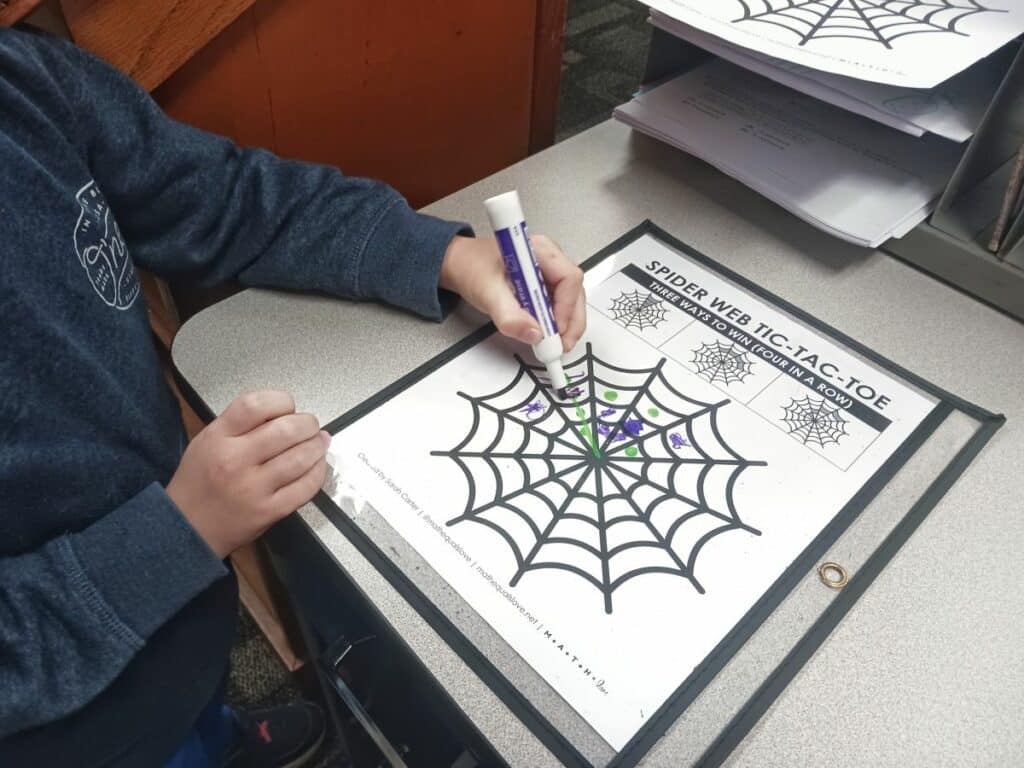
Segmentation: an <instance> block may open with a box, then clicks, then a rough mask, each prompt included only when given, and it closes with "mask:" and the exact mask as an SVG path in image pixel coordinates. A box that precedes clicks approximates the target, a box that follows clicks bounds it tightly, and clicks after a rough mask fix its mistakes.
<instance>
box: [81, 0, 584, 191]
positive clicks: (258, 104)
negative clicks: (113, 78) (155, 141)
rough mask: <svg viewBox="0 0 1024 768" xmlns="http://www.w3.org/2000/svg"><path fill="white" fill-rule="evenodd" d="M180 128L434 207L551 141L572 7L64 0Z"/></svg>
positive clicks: (512, 0) (380, 0) (561, 2)
mask: <svg viewBox="0 0 1024 768" xmlns="http://www.w3.org/2000/svg"><path fill="white" fill-rule="evenodd" d="M62 5H63V8H64V11H65V17H66V18H67V20H68V25H69V28H70V29H71V31H72V34H73V35H74V37H75V39H76V41H77V42H78V43H79V44H81V45H83V46H85V47H87V48H91V49H93V50H95V51H97V52H98V53H99V54H100V55H103V56H106V57H107V58H108V59H110V60H111V61H113V62H114V63H115V65H117V66H119V67H120V68H122V69H123V70H125V71H127V72H129V73H130V74H132V75H133V76H134V77H135V78H136V79H137V80H138V81H139V82H141V83H142V84H143V85H144V86H146V87H148V88H151V89H154V90H153V93H154V96H155V97H156V99H157V100H158V101H159V102H160V104H161V105H162V106H163V107H164V108H165V109H166V110H167V111H168V112H169V113H170V114H171V115H172V116H174V117H176V118H178V119H180V120H183V121H185V122H188V123H191V124H193V125H197V126H199V127H201V128H205V129H207V130H211V131H215V132H217V133H222V134H225V135H228V136H230V137H232V138H233V139H235V140H236V141H238V142H240V143H243V144H248V145H256V146H262V147H266V148H269V149H272V150H274V151H275V152H277V153H278V154H280V155H282V156H284V157H290V158H299V159H304V160H312V161H317V162H323V163H329V164H332V165H336V166H339V167H341V168H342V169H343V170H344V171H345V172H347V173H350V174H356V175H363V176H372V177H375V178H380V179H383V180H384V181H387V182H388V183H390V184H392V185H393V186H395V187H396V188H397V189H398V190H399V191H401V192H402V193H403V194H404V195H406V197H408V198H409V200H410V202H411V203H412V204H413V205H415V206H421V205H425V204H426V203H429V202H431V201H432V200H435V199H437V198H439V197H442V196H444V195H446V194H448V193H450V192H454V191H455V190H456V189H459V188H461V187H463V186H465V185H467V184H470V183H472V182H474V181H476V180H478V179H480V178H483V177H484V176H486V175H488V174H490V173H493V172H495V171H497V170H499V169H501V168H504V167H505V166H507V165H510V164H511V163H514V162H516V161H517V160H520V159H522V158H523V157H525V156H526V155H527V154H528V153H529V152H531V151H536V150H537V149H540V148H542V147H544V146H547V145H548V144H550V143H551V141H552V140H553V136H554V118H555V110H556V103H557V97H558V79H559V74H560V67H561V38H562V30H563V27H564V19H565V5H566V2H565V0H557V1H552V0H507V1H503V2H480V1H479V0H432V1H430V0H418V1H417V2H413V1H412V0H402V1H401V2H395V1H388V0H358V1H348V2H346V1H344V0H217V1H216V2H215V1H214V0H148V2H146V3H137V2H134V0H62Z"/></svg>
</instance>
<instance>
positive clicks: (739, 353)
mask: <svg viewBox="0 0 1024 768" xmlns="http://www.w3.org/2000/svg"><path fill="white" fill-rule="evenodd" d="M690 362H692V363H693V364H694V366H696V368H697V375H698V376H700V377H701V378H704V379H707V380H708V381H709V382H711V383H712V384H714V383H716V382H717V383H719V384H725V385H726V386H729V385H730V384H734V383H736V382H742V381H743V380H744V379H745V378H746V377H747V376H749V375H750V374H751V369H752V368H753V367H754V364H753V363H752V362H751V361H750V356H749V355H748V354H747V353H746V352H745V351H743V350H742V349H740V348H739V347H737V346H736V345H735V344H722V343H721V342H719V341H714V342H712V343H711V344H705V343H703V342H702V343H701V345H700V349H695V350H693V360H691V361H690Z"/></svg>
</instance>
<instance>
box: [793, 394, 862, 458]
mask: <svg viewBox="0 0 1024 768" xmlns="http://www.w3.org/2000/svg"><path fill="white" fill-rule="evenodd" d="M783 411H785V416H783V417H782V420H783V421H784V422H785V423H786V426H787V427H789V434H791V435H793V436H794V437H796V438H799V440H800V441H801V442H803V443H804V445H806V444H807V443H814V444H815V445H818V446H820V447H822V448H824V447H825V446H826V445H831V444H832V443H836V444H838V443H839V441H840V440H841V439H842V438H843V437H845V436H846V435H847V434H848V433H847V431H846V424H847V422H846V419H844V418H843V417H842V416H840V415H839V411H840V409H839V408H838V407H835V408H833V407H832V406H829V405H826V404H825V400H824V398H822V399H820V400H819V399H817V398H813V397H804V398H801V399H799V400H797V399H796V398H795V397H792V398H790V403H789V405H787V406H784V407H783Z"/></svg>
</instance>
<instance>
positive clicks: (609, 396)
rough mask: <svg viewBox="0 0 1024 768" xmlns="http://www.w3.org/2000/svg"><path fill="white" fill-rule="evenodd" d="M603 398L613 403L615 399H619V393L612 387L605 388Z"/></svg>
mask: <svg viewBox="0 0 1024 768" xmlns="http://www.w3.org/2000/svg"><path fill="white" fill-rule="evenodd" d="M604 399H605V400H611V401H612V402H613V403H614V402H615V401H616V400H618V399H619V393H618V392H616V391H615V390H614V389H608V390H605V393H604Z"/></svg>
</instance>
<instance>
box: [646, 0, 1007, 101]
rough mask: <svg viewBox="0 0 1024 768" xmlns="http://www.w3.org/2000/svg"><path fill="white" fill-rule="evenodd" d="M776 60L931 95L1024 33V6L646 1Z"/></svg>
mask: <svg viewBox="0 0 1024 768" xmlns="http://www.w3.org/2000/svg"><path fill="white" fill-rule="evenodd" d="M644 2H645V4H646V5H648V6H650V7H651V8H653V9H656V10H658V11H661V12H662V13H664V14H666V15H668V16H671V17H673V18H676V19H678V20H680V21H682V22H684V23H686V24H689V25H690V26H693V27H696V28H698V29H701V30H704V31H705V32H707V33H709V34H711V35H714V36H715V37H720V38H722V39H723V40H727V41H728V42H730V43H733V44H735V45H738V46H741V47H743V48H749V49H751V50H753V51H757V52H759V53H763V54H766V55H768V56H771V57H773V58H776V59H783V60H785V61H789V62H792V63H794V64H800V65H802V66H805V67H810V68H812V69H817V70H822V71H824V72H832V73H834V74H837V75H843V76H846V77H853V78H857V79H859V80H872V81H875V82H879V83H887V84H889V85H899V86H904V87H908V88H931V87H932V86H935V85H937V84H938V83H941V82H943V81H945V80H948V79H949V78H950V77H952V76H953V75H955V74H956V73H957V72H960V71H962V70H964V69H966V68H967V67H969V66H970V65H971V64H973V63H974V62H976V61H978V60H980V59H982V58H984V57H985V56H988V55H989V54H990V53H992V52H993V51H995V50H996V49H998V48H1000V47H1001V46H1003V45H1005V44H1006V43H1008V42H1009V41H1010V40H1013V39H1014V38H1015V37H1017V36H1018V35H1020V34H1021V33H1022V32H1024V3H1021V2H1019V1H1018V0H979V1H975V0H901V2H880V1H879V0H829V1H828V2H825V1H824V0H810V1H809V0H644Z"/></svg>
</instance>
